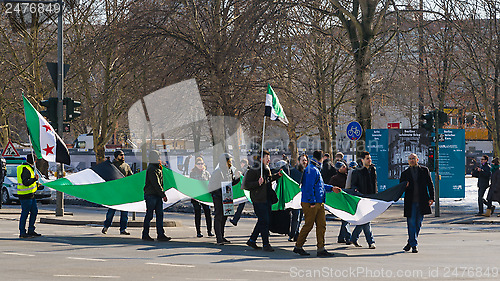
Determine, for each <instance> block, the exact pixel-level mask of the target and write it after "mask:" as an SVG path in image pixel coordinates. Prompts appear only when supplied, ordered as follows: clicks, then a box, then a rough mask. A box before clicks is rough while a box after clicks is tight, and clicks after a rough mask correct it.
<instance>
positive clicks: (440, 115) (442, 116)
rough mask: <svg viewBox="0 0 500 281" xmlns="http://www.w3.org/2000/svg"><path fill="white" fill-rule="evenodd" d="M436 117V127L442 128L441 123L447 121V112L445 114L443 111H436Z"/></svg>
mask: <svg viewBox="0 0 500 281" xmlns="http://www.w3.org/2000/svg"><path fill="white" fill-rule="evenodd" d="M437 118H438V127H439V129H442V128H443V125H444V124H445V123H448V114H446V113H445V112H444V111H437Z"/></svg>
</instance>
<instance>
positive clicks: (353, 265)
mask: <svg viewBox="0 0 500 281" xmlns="http://www.w3.org/2000/svg"><path fill="white" fill-rule="evenodd" d="M43 208H45V209H49V210H50V209H51V208H53V207H51V206H44V207H43ZM18 209H19V206H9V207H8V209H7V210H8V211H6V209H5V208H4V209H2V210H1V211H2V212H3V213H2V212H0V280H89V279H92V280H100V279H105V280H107V279H118V280H223V281H224V280H298V279H301V280H302V279H305V280H308V279H309V280H312V279H321V280H334V279H337V280H347V279H349V280H352V279H360V280H390V279H393V280H424V279H430V280H498V279H499V274H500V273H499V269H500V265H499V264H498V252H499V249H500V228H499V224H497V223H498V222H500V218H498V219H497V218H496V217H495V218H491V219H490V221H483V222H482V223H477V222H478V221H481V220H483V219H481V218H478V219H476V218H474V217H472V216H470V215H468V214H463V213H460V212H458V213H457V212H452V211H450V213H449V214H448V213H447V211H446V210H443V216H442V217H441V218H434V217H427V218H426V220H424V226H423V229H422V232H421V235H420V239H419V244H420V245H419V253H417V254H413V253H405V252H404V251H403V250H402V247H403V246H404V245H405V244H406V239H407V236H406V223H405V221H404V219H403V218H402V215H401V213H402V209H401V205H399V206H398V205H396V206H393V207H391V208H390V209H389V210H388V211H387V212H386V213H384V214H383V215H382V216H381V217H380V218H379V219H377V221H375V222H374V223H373V226H372V228H373V233H374V236H375V241H376V245H377V248H376V249H374V250H371V249H368V248H367V244H366V242H365V240H364V236H363V235H362V236H361V238H360V243H361V244H362V245H363V246H364V247H363V248H354V247H353V246H346V245H343V244H337V243H336V242H337V234H338V230H339V222H337V221H328V222H327V235H326V241H327V247H326V248H327V249H328V250H331V251H333V252H334V253H335V257H333V258H317V257H316V256H315V251H316V249H315V240H316V239H315V237H314V236H315V232H314V230H313V231H312V232H311V233H310V235H309V237H308V241H307V242H306V246H305V249H306V250H307V251H309V252H310V253H311V254H312V255H311V256H310V257H308V258H302V257H300V256H298V255H296V254H294V253H292V249H293V243H291V242H288V241H287V237H285V236H281V235H272V237H271V244H272V245H273V246H274V247H275V249H276V251H275V252H273V253H267V252H262V251H259V250H253V249H250V248H249V247H247V246H246V245H245V242H246V240H247V239H248V236H249V234H250V232H251V230H252V228H253V225H254V223H255V221H256V220H255V218H242V220H241V221H240V223H239V224H238V226H237V227H234V226H232V225H231V226H230V227H227V229H226V233H227V234H226V236H227V238H228V239H229V240H231V241H232V242H233V243H232V244H231V245H225V246H217V245H215V243H214V242H215V239H213V238H208V237H203V238H196V236H195V234H196V231H195V230H194V226H193V224H194V223H193V216H192V215H191V214H179V213H167V214H166V220H175V221H176V222H177V223H178V224H180V226H178V227H168V228H166V231H167V235H169V236H171V237H173V239H172V241H170V242H149V243H148V242H143V241H142V240H140V235H141V229H140V228H138V227H130V228H129V229H128V230H129V231H130V232H131V233H132V235H131V236H120V235H119V234H118V233H119V231H118V228H111V229H110V230H109V231H108V234H107V235H103V234H101V233H100V230H101V226H99V225H83V226H68V225H58V224H42V223H38V224H37V231H38V232H40V233H42V234H44V236H43V237H40V238H32V239H19V238H18V231H17V228H18V215H17V214H15V212H16V210H18ZM66 211H70V212H72V213H73V214H74V215H73V216H65V217H64V218H63V219H65V220H71V219H93V220H95V219H96V218H97V219H99V218H102V219H104V214H105V209H104V208H89V207H77V206H72V207H66ZM40 217H54V216H53V215H50V214H47V212H46V211H45V212H42V214H41V215H40ZM115 219H116V220H117V219H118V217H115ZM138 220H139V221H142V217H138ZM473 220H476V223H475V224H471V223H470V222H471V221H473ZM228 224H229V223H228ZM152 233H153V234H154V230H153V229H152ZM153 237H154V236H153ZM258 243H260V238H259V241H258Z"/></svg>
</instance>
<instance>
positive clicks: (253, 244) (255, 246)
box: [247, 240, 262, 250]
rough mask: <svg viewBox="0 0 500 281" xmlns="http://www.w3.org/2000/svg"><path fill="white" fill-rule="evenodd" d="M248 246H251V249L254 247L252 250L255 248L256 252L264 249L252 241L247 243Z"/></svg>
mask: <svg viewBox="0 0 500 281" xmlns="http://www.w3.org/2000/svg"><path fill="white" fill-rule="evenodd" d="M247 245H248V246H250V247H252V248H254V249H255V250H260V249H262V247H259V246H257V243H255V242H253V241H250V240H248V241H247Z"/></svg>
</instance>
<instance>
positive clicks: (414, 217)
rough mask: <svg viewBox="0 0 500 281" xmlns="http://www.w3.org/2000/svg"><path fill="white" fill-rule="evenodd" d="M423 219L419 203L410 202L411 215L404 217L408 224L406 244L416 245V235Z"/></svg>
mask: <svg viewBox="0 0 500 281" xmlns="http://www.w3.org/2000/svg"><path fill="white" fill-rule="evenodd" d="M423 219H424V216H423V215H422V213H421V212H420V205H419V204H418V203H415V202H413V203H412V204H411V216H410V217H408V218H406V224H407V225H408V244H410V246H412V247H416V246H417V245H418V243H417V237H418V234H419V233H420V227H421V226H422V221H423Z"/></svg>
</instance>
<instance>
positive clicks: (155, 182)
mask: <svg viewBox="0 0 500 281" xmlns="http://www.w3.org/2000/svg"><path fill="white" fill-rule="evenodd" d="M144 200H146V216H144V224H143V229H142V240H144V241H154V239H153V238H151V236H149V226H150V224H151V220H152V219H153V212H155V213H156V234H157V239H158V241H165V242H166V241H170V239H172V238H170V237H167V236H165V230H164V229H163V203H162V200H163V202H167V195H166V194H165V192H164V191H163V167H162V166H161V159H160V153H158V151H156V150H151V151H150V152H149V165H148V169H147V171H146V184H145V185H144Z"/></svg>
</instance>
